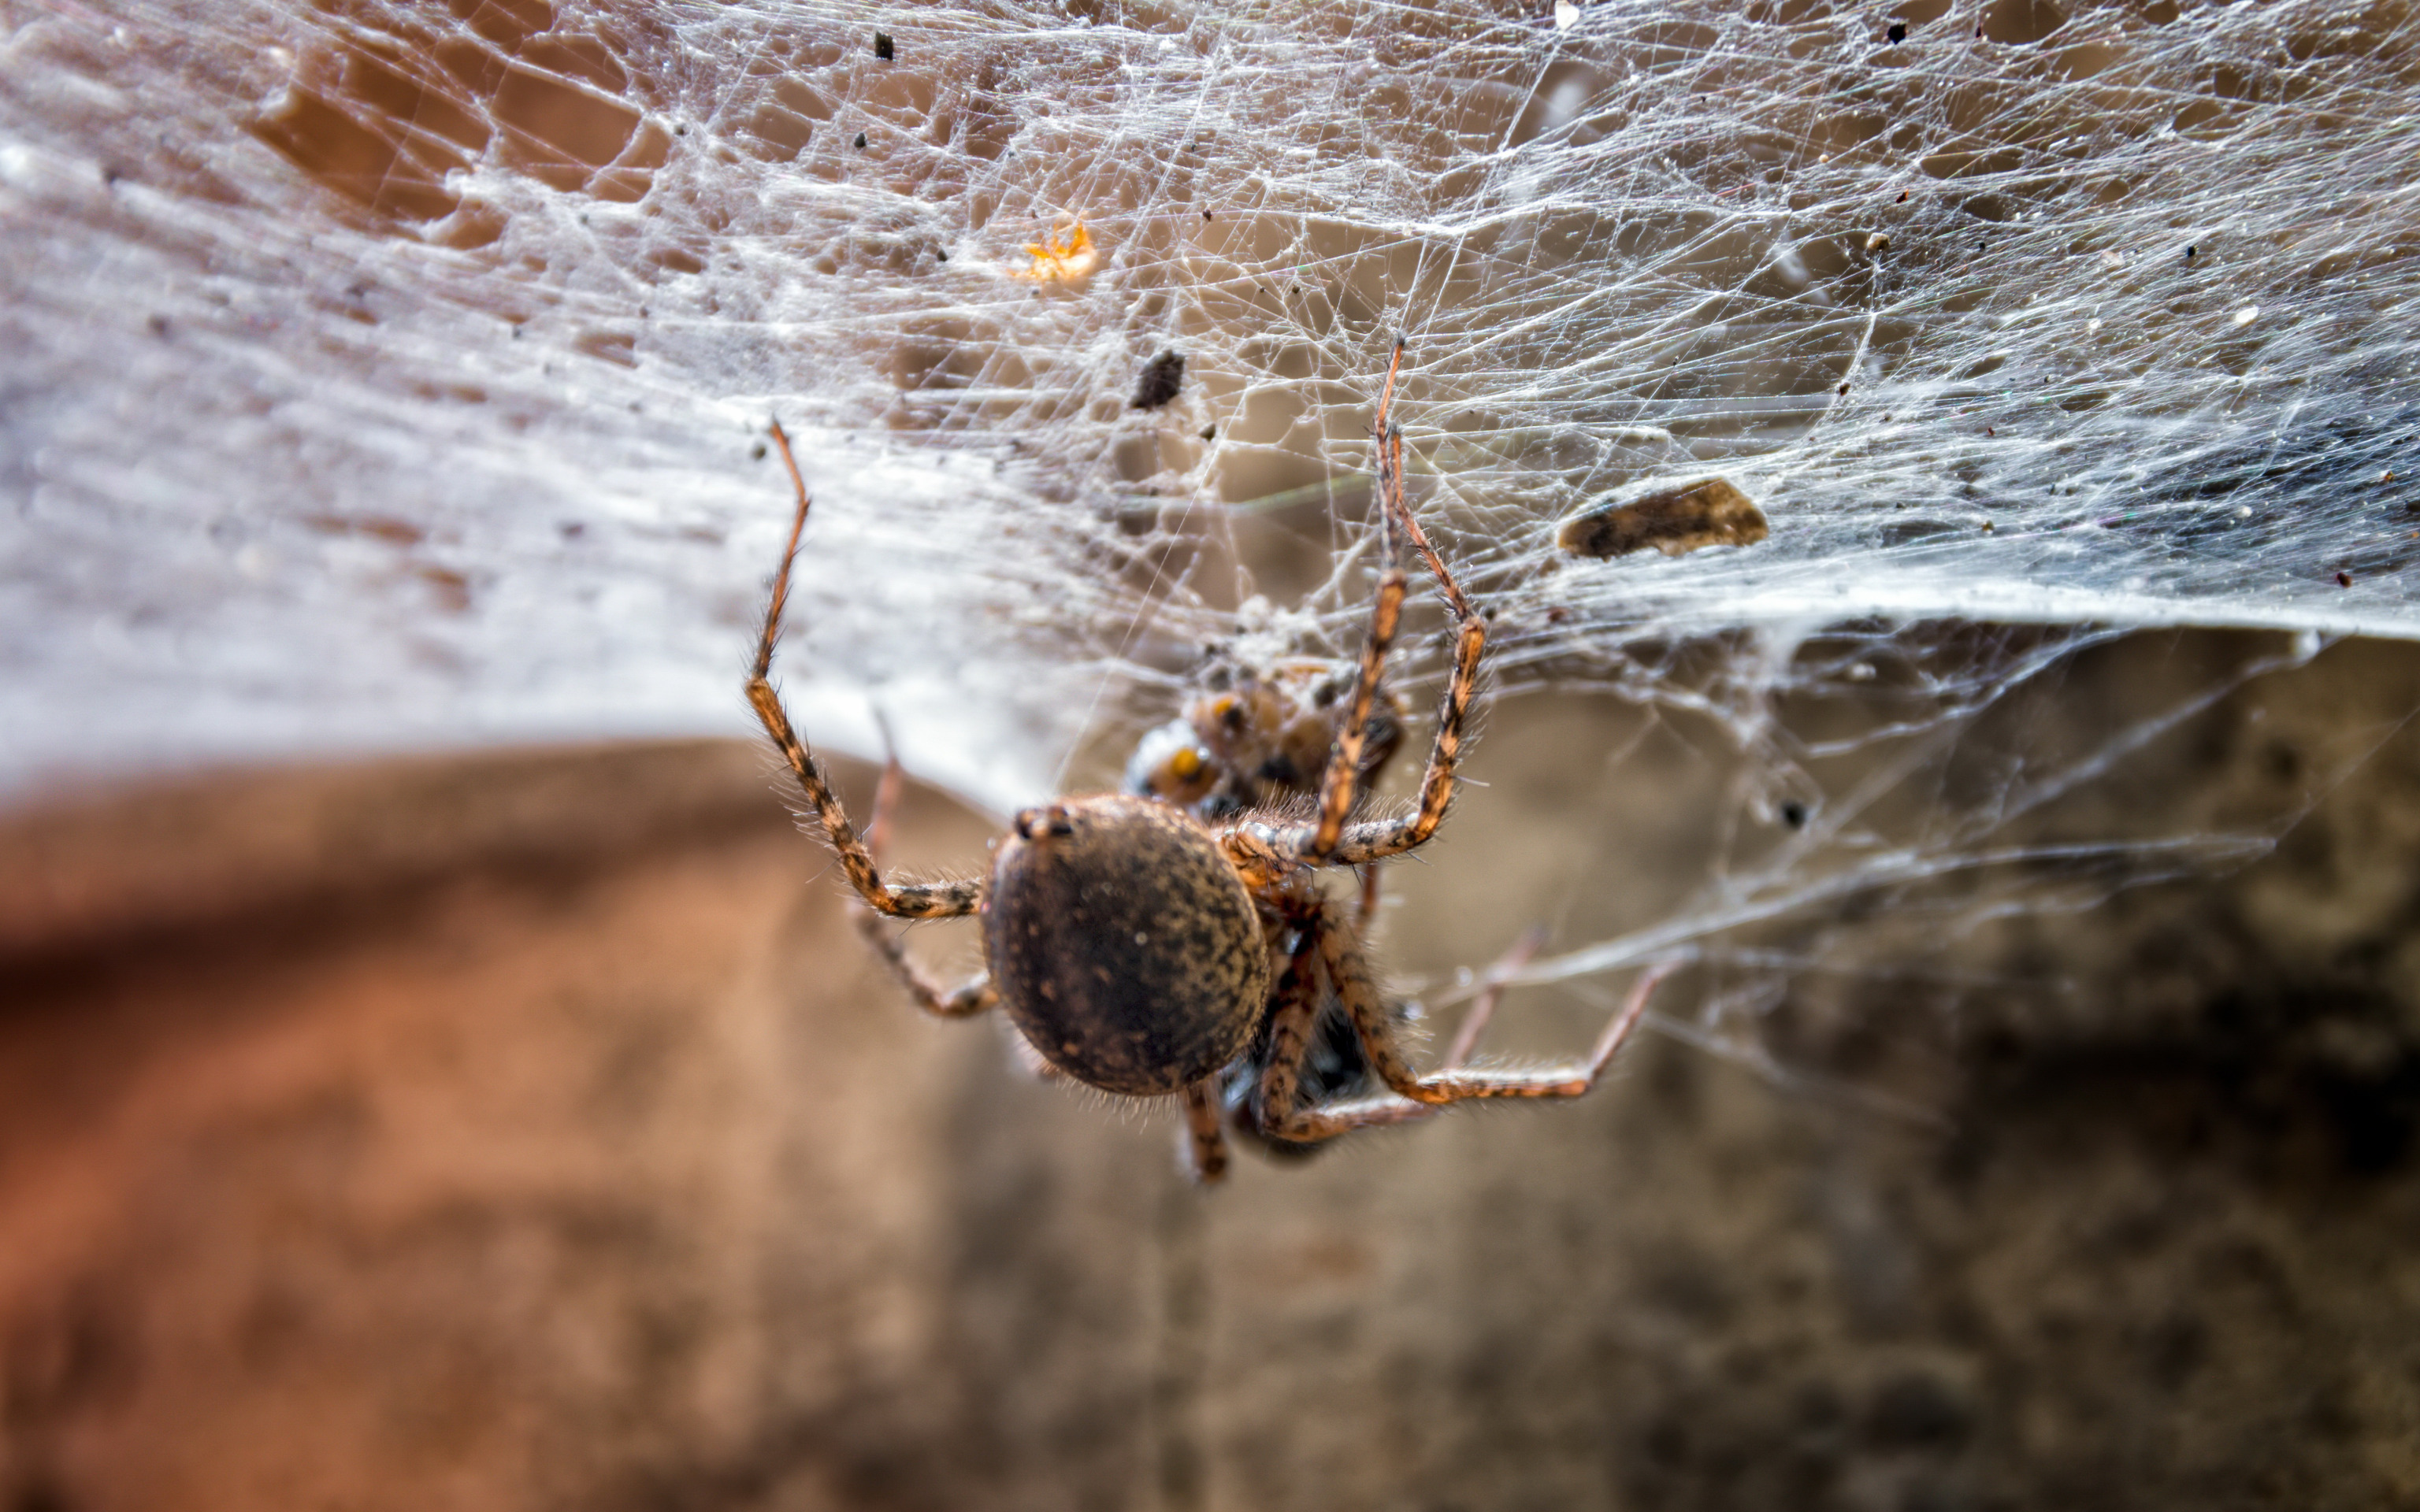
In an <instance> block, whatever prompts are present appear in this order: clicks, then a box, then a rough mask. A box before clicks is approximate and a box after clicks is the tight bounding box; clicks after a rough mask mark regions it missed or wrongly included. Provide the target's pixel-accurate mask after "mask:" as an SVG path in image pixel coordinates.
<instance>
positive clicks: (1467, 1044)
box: [1437, 924, 1546, 1071]
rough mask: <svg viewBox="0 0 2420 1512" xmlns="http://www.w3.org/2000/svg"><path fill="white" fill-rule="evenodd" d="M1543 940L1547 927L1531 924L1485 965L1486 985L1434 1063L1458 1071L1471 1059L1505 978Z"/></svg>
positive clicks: (1493, 1012) (1501, 993)
mask: <svg viewBox="0 0 2420 1512" xmlns="http://www.w3.org/2000/svg"><path fill="white" fill-rule="evenodd" d="M1545 943H1546V926H1545V925H1544V924H1532V925H1530V926H1529V927H1528V929H1527V930H1525V931H1523V932H1522V934H1521V937H1520V938H1519V939H1517V940H1515V941H1513V942H1512V949H1509V950H1507V951H1505V952H1504V954H1503V956H1502V957H1501V958H1500V959H1498V960H1497V963H1496V964H1494V965H1492V966H1490V967H1488V968H1487V985H1486V986H1485V987H1484V988H1482V989H1481V991H1480V994H1479V996H1478V998H1477V999H1476V1000H1475V1001H1473V1002H1472V1003H1471V1005H1470V1011H1469V1012H1467V1013H1465V1014H1464V1015H1463V1016H1462V1022H1461V1023H1460V1024H1457V1025H1455V1026H1454V1030H1453V1042H1452V1043H1451V1044H1449V1045H1447V1046H1446V1051H1445V1058H1444V1059H1442V1060H1440V1061H1438V1062H1437V1067H1438V1069H1439V1070H1441V1071H1454V1070H1457V1069H1459V1068H1460V1067H1461V1065H1462V1063H1463V1062H1464V1061H1466V1060H1468V1059H1469V1058H1470V1053H1471V1051H1472V1050H1474V1049H1476V1048H1478V1045H1479V1036H1480V1035H1481V1033H1482V1032H1484V1031H1485V1029H1486V1028H1487V1021H1488V1020H1489V1019H1492V1018H1494V1017H1495V1016H1496V1005H1497V1004H1498V1003H1500V1002H1502V1001H1503V1000H1504V979H1505V978H1507V977H1510V976H1511V975H1512V973H1514V972H1516V971H1518V970H1520V969H1521V968H1522V967H1523V966H1526V965H1528V964H1529V958H1530V957H1531V956H1533V955H1536V954H1537V953H1538V949H1539V947H1541V946H1543V945H1544V944H1545Z"/></svg>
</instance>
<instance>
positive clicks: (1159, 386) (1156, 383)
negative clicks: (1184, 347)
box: [1126, 348, 1185, 409]
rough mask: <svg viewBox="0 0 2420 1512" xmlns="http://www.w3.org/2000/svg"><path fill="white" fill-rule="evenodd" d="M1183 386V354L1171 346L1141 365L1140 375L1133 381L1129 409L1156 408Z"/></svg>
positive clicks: (1161, 406) (1166, 402)
mask: <svg viewBox="0 0 2420 1512" xmlns="http://www.w3.org/2000/svg"><path fill="white" fill-rule="evenodd" d="M1184 386H1185V354H1184V353H1183V352H1180V351H1177V350H1174V349H1173V348H1171V349H1170V350H1168V351H1164V352H1162V353H1160V354H1159V355H1158V356H1157V357H1155V358H1153V359H1152V360H1151V361H1150V362H1148V363H1144V364H1143V367H1142V377H1141V378H1138V379H1137V380H1136V381H1135V392H1134V398H1133V400H1132V401H1131V402H1130V403H1129V404H1128V405H1127V406H1126V408H1127V409H1161V408H1163V407H1164V406H1166V405H1167V404H1168V402H1169V401H1170V400H1171V399H1174V398H1175V397H1176V391H1177V390H1178V389H1180V388H1183V387H1184Z"/></svg>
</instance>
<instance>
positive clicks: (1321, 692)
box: [1125, 649, 1408, 821]
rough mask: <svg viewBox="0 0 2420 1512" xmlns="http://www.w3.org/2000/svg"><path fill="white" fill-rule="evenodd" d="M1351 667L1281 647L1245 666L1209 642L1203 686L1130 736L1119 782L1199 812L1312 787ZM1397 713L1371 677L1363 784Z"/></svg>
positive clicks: (1380, 763) (1384, 752)
mask: <svg viewBox="0 0 2420 1512" xmlns="http://www.w3.org/2000/svg"><path fill="white" fill-rule="evenodd" d="M1354 676H1355V672H1354V667H1353V664H1352V663H1350V662H1333V661H1324V660H1321V659H1318V658H1316V657H1310V656H1289V657H1285V658H1282V659H1280V660H1278V661H1276V662H1274V663H1271V664H1270V665H1267V666H1253V665H1251V664H1250V663H1249V662H1247V661H1245V660H1243V659H1241V658H1239V657H1237V656H1235V655H1234V654H1233V652H1230V651H1226V650H1223V649H1222V650H1220V651H1218V652H1215V653H1214V654H1213V655H1212V656H1211V658H1210V660H1209V661H1208V663H1207V665H1206V666H1205V667H1204V669H1203V670H1202V672H1201V673H1200V674H1199V677H1200V682H1201V685H1202V687H1203V688H1204V689H1205V691H1203V692H1202V694H1201V695H1200V696H1198V697H1196V698H1195V699H1193V700H1192V701H1191V702H1188V703H1187V704H1186V706H1185V712H1184V713H1183V714H1181V715H1179V716H1178V717H1176V718H1173V719H1171V720H1170V721H1169V722H1168V723H1166V724H1164V725H1161V726H1159V727H1158V728H1156V729H1155V730H1153V731H1151V732H1150V733H1147V734H1145V735H1144V736H1143V737H1142V739H1141V740H1140V741H1138V742H1137V743H1136V745H1135V749H1134V754H1133V755H1132V756H1131V757H1129V758H1128V759H1127V762H1126V772H1125V788H1126V791H1127V792H1128V793H1136V794H1141V795H1145V796H1147V797H1154V798H1157V799H1159V800H1160V801H1161V802H1163V803H1172V804H1174V805H1175V806H1176V807H1178V808H1180V809H1188V810H1192V811H1193V813H1194V814H1195V816H1196V817H1198V818H1201V819H1203V820H1209V821H1217V820H1221V819H1228V818H1232V817H1233V816H1234V815H1236V814H1239V813H1242V812H1244V811H1245V810H1250V809H1260V808H1265V807H1269V806H1271V805H1275V804H1279V803H1281V802H1283V801H1284V800H1286V799H1288V798H1292V797H1299V796H1306V795H1311V794H1314V793H1316V792H1318V790H1319V779H1320V775H1321V773H1322V772H1323V771H1324V770H1325V769H1326V765H1327V759H1328V749H1329V748H1330V747H1331V746H1333V745H1334V744H1335V742H1336V737H1337V735H1338V734H1339V733H1341V731H1342V726H1343V723H1344V720H1345V718H1346V717H1347V716H1348V715H1349V714H1350V713H1351V711H1352V706H1353V704H1352V700H1351V698H1350V697H1349V696H1348V695H1350V694H1351V693H1352V691H1353V687H1354ZM1407 720H1408V714H1407V711H1406V710H1405V709H1404V703H1403V701H1402V700H1401V699H1400V698H1398V697H1396V696H1395V693H1394V690H1393V689H1391V688H1389V687H1386V686H1385V685H1384V684H1383V683H1382V684H1380V685H1379V687H1378V691H1377V694H1376V696H1375V697H1373V699H1372V700H1371V702H1370V713H1369V720H1368V727H1367V730H1366V732H1365V734H1364V738H1363V744H1362V748H1361V764H1360V767H1359V780H1360V782H1361V785H1362V786H1363V787H1364V788H1367V787H1368V786H1369V785H1370V784H1371V783H1372V782H1373V781H1375V780H1376V779H1377V777H1378V774H1379V772H1380V771H1381V770H1382V769H1383V768H1384V767H1385V766H1386V764H1387V762H1388V758H1390V757H1392V756H1393V755H1394V754H1395V750H1396V748H1398V747H1400V746H1401V745H1402V744H1403V743H1404V726H1405V724H1406V722H1407Z"/></svg>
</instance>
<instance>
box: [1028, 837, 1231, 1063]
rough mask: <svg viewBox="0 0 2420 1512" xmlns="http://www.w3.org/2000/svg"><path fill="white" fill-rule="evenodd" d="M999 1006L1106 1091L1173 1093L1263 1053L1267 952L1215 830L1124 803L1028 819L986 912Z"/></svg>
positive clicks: (1047, 1051) (1051, 1054) (1048, 1053)
mask: <svg viewBox="0 0 2420 1512" xmlns="http://www.w3.org/2000/svg"><path fill="white" fill-rule="evenodd" d="M984 945H985V954H986V955H988V956H989V957H990V962H991V976H992V982H993V985H994V986H996V987H997V988H998V989H999V991H1000V1000H1001V1007H1002V1008H1004V1009H1005V1010H1007V1011H1008V1015H1009V1017H1010V1019H1012V1020H1013V1021H1014V1022H1015V1023H1016V1026H1017V1028H1018V1029H1019V1030H1020V1031H1022V1032H1023V1033H1024V1035H1025V1038H1026V1039H1027V1040H1029V1041H1032V1045H1033V1048H1034V1049H1036V1050H1038V1051H1040V1052H1041V1053H1042V1057H1043V1058H1044V1059H1046V1060H1047V1061H1049V1062H1050V1063H1051V1064H1052V1065H1054V1066H1056V1067H1058V1068H1059V1069H1060V1070H1061V1071H1063V1072H1066V1073H1067V1074H1068V1075H1070V1076H1073V1077H1075V1078H1076V1079H1077V1080H1078V1081H1081V1082H1086V1083H1089V1084H1090V1085H1092V1086H1094V1087H1097V1088H1101V1089H1102V1090H1104V1091H1109V1092H1123V1093H1126V1094H1129V1095H1133V1096H1150V1095H1152V1094H1155V1093H1163V1092H1173V1091H1175V1090H1176V1089H1177V1088H1181V1087H1184V1086H1187V1084H1189V1083H1192V1082H1197V1081H1200V1080H1201V1079H1202V1078H1203V1077H1205V1076H1207V1075H1209V1074H1210V1073H1211V1072H1215V1071H1217V1070H1218V1069H1219V1068H1220V1067H1222V1066H1224V1065H1226V1064H1227V1063H1228V1062H1229V1061H1231V1060H1233V1059H1234V1058H1235V1057H1237V1056H1238V1055H1241V1054H1242V1053H1243V1051H1244V1049H1245V1047H1246V1046H1248V1045H1249V1044H1250V1043H1251V1040H1252V1034H1253V1031H1254V1030H1255V1029H1257V1028H1258V1027H1259V1025H1260V1018H1261V1014H1262V1011H1263V1009H1264V1007H1265V1006H1266V1004H1267V1002H1268V996H1269V959H1268V948H1267V946H1266V944H1265V943H1264V940H1263V938H1262V934H1261V923H1260V915H1259V913H1258V911H1257V910H1256V909H1255V908H1254V907H1253V904H1252V897H1251V894H1250V893H1249V892H1248V891H1247V890H1245V887H1244V883H1243V879H1242V878H1241V877H1239V876H1238V875H1237V874H1236V872H1235V869H1234V868H1233V866H1231V865H1230V864H1228V861H1227V859H1226V857H1225V856H1223V855H1222V854H1221V853H1220V852H1219V849H1218V841H1216V840H1214V839H1213V838H1212V837H1211V835H1210V833H1209V831H1207V830H1205V829H1203V828H1202V825H1200V824H1198V823H1196V822H1195V821H1194V820H1192V819H1190V818H1188V817H1187V816H1186V815H1185V814H1183V813H1180V812H1178V811H1177V810H1174V809H1171V808H1170V807H1168V806H1167V805H1165V804H1161V803H1156V802H1154V801H1153V800H1151V799H1149V798H1140V797H1132V796H1128V795H1124V794H1103V795H1099V796H1096V797H1088V798H1071V799H1067V800H1064V801H1063V802H1060V803H1055V804H1051V805H1049V806H1047V807H1045V808H1040V809H1029V810H1026V811H1025V812H1023V813H1021V814H1019V815H1017V817H1016V825H1015V826H1014V827H1013V828H1012V829H1011V830H1010V832H1009V834H1008V836H1007V838H1005V839H1003V840H1002V841H1001V843H1000V855H999V858H998V860H997V862H996V863H995V865H994V867H993V871H992V883H991V888H990V892H989V894H988V896H987V897H986V899H985V903H984Z"/></svg>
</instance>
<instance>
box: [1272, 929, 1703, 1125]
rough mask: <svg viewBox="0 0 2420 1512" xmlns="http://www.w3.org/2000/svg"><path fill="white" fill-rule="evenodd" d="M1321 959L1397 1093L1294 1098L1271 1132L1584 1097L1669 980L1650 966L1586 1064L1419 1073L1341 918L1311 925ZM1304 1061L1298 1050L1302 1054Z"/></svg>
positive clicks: (1374, 1062) (1367, 1050)
mask: <svg viewBox="0 0 2420 1512" xmlns="http://www.w3.org/2000/svg"><path fill="white" fill-rule="evenodd" d="M1311 933H1312V934H1313V935H1315V936H1316V938H1317V942H1318V950H1319V958H1320V964H1321V965H1322V966H1323V967H1324V968H1325V970H1326V975H1327V978H1328V980H1329V981H1330V982H1332V983H1333V984H1334V985H1335V988H1336V993H1337V995H1338V996H1339V997H1340V998H1342V1000H1343V1003H1344V1007H1345V1010H1346V1011H1348V1012H1350V1013H1351V1014H1352V1015H1353V1025H1354V1027H1355V1028H1356V1029H1357V1031H1358V1032H1359V1034H1360V1036H1361V1046H1362V1051H1363V1053H1364V1054H1365V1055H1366V1056H1367V1057H1369V1060H1370V1065H1371V1068H1372V1069H1373V1071H1375V1072H1377V1073H1378V1076H1379V1079H1380V1080H1382V1081H1384V1082H1385V1083H1386V1084H1387V1086H1388V1088H1389V1089H1390V1090H1392V1092H1393V1093H1394V1096H1392V1097H1380V1098H1368V1099H1363V1100H1359V1101H1356V1102H1352V1103H1331V1104H1329V1105H1327V1106H1326V1107H1317V1108H1295V1107H1293V1106H1292V1105H1291V1099H1289V1100H1288V1103H1287V1104H1285V1105H1281V1106H1279V1107H1274V1108H1271V1109H1269V1110H1267V1111H1266V1112H1265V1113H1264V1117H1267V1118H1268V1119H1269V1122H1270V1124H1271V1125H1272V1131H1271V1132H1273V1133H1275V1134H1280V1136H1282V1137H1284V1138H1287V1139H1295V1140H1302V1141H1305V1142H1309V1141H1312V1140H1319V1139H1328V1138H1333V1137H1334V1136H1336V1135H1337V1134H1343V1133H1346V1132H1347V1131H1349V1130H1353V1129H1365V1128H1369V1127H1371V1126H1372V1125H1373V1124H1386V1123H1404V1122H1407V1121H1409V1120H1411V1119H1419V1118H1425V1117H1427V1116H1428V1115H1429V1114H1432V1113H1434V1112H1435V1111H1436V1110H1437V1109H1438V1108H1440V1107H1443V1106H1445V1105H1446V1104H1448V1103H1460V1102H1465V1101H1466V1100H1468V1099H1471V1098H1481V1097H1487V1098H1495V1097H1524V1098H1531V1097H1579V1096H1581V1095H1583V1094H1584V1093H1586V1092H1587V1091H1588V1090H1589V1089H1590V1088H1592V1087H1594V1086H1595V1085H1596V1081H1597V1078H1598V1077H1599V1076H1600V1075H1602V1074H1604V1072H1605V1068H1606V1066H1607V1065H1609V1064H1611V1063H1612V1060H1613V1057H1614V1055H1615V1053H1616V1052H1617V1051H1619V1050H1620V1049H1621V1046H1622V1042H1623V1041H1626V1040H1628V1039H1629V1038H1630V1034H1631V1031H1632V1030H1633V1029H1635V1028H1637V1026H1638V1021H1639V1019H1640V1018H1641V1016H1643V1015H1644V1014H1645V1013H1646V1011H1647V1000H1648V998H1649V996H1650V995H1652V993H1653V992H1654V990H1655V984H1656V983H1657V982H1658V981H1660V980H1663V978H1664V976H1665V974H1666V972H1667V971H1668V969H1669V967H1667V966H1653V967H1650V968H1649V969H1648V971H1647V972H1646V974H1645V975H1643V976H1642V977H1640V978H1639V980H1638V982H1637V985H1636V986H1634V987H1633V988H1632V989H1631V992H1630V997H1629V999H1628V1000H1627V1001H1625V1002H1624V1003H1623V1004H1622V1005H1621V1011H1619V1012H1617V1013H1615V1014H1614V1016H1613V1017H1612V1018H1611V1019H1610V1020H1609V1021H1607V1022H1606V1026H1605V1029H1604V1031H1603V1032H1602V1033H1600V1034H1599V1035H1598V1036H1597V1041H1596V1043H1595V1045H1594V1046H1593V1047H1591V1048H1590V1051H1589V1056H1588V1058H1587V1059H1586V1060H1584V1061H1573V1062H1566V1063H1565V1064H1563V1065H1560V1066H1542V1067H1538V1068H1536V1069H1533V1070H1522V1071H1472V1070H1467V1069H1466V1068H1463V1067H1459V1066H1455V1067H1450V1068H1448V1069H1445V1070H1441V1071H1438V1072H1433V1073H1432V1074H1430V1075H1427V1076H1422V1075H1419V1074H1418V1073H1417V1072H1414V1071H1413V1070H1412V1068H1411V1064H1410V1062H1409V1061H1407V1060H1406V1059H1405V1058H1404V1053H1403V1050H1402V1049H1401V1047H1400V1046H1398V1045H1397V1044H1396V1042H1395V1034H1394V1026H1393V1024H1392V1022H1391V1021H1390V1020H1389V1019H1388V1015H1387V1010H1386V1004H1385V1002H1384V1000H1383V999H1382V998H1381V997H1380V995H1379V993H1378V987H1377V982H1376V980H1374V979H1373V977H1372V976H1371V974H1370V967H1369V963H1368V962H1367V961H1366V960H1365V959H1364V958H1363V956H1362V954H1361V945H1360V941H1359V940H1358V939H1357V938H1356V937H1355V936H1354V934H1353V933H1352V932H1351V931H1350V930H1349V929H1347V928H1345V927H1344V926H1342V924H1341V923H1340V922H1338V921H1337V920H1336V919H1334V918H1328V917H1323V918H1321V919H1320V920H1319V921H1318V922H1316V923H1315V924H1313V925H1312V926H1311ZM1296 1058H1297V1059H1299V1055H1298V1054H1297V1057H1296Z"/></svg>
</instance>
